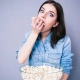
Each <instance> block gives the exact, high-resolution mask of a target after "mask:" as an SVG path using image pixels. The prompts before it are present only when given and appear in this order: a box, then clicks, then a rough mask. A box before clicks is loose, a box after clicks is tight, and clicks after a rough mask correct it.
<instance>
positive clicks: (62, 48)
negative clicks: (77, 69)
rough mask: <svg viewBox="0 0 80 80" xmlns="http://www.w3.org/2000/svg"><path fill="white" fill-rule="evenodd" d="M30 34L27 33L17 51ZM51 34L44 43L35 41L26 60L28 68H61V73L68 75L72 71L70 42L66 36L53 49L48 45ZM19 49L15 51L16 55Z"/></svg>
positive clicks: (38, 40)
mask: <svg viewBox="0 0 80 80" xmlns="http://www.w3.org/2000/svg"><path fill="white" fill-rule="evenodd" d="M30 33H31V32H27V33H26V35H25V38H24V40H23V42H22V44H21V46H20V47H19V49H20V48H21V47H22V46H23V45H24V43H25V42H26V41H27V38H28V37H29V35H30ZM51 35H52V33H50V34H49V35H48V36H47V37H46V39H45V41H44V43H42V41H41V40H40V39H37V40H36V42H35V44H34V46H33V49H32V51H31V54H30V56H29V58H28V65H30V66H42V65H46V66H52V67H55V68H60V67H62V69H63V72H64V73H66V74H68V75H69V74H70V70H71V69H72V59H71V56H73V53H71V40H70V38H69V37H68V36H67V35H66V36H65V37H64V38H63V39H61V40H59V41H58V42H57V44H56V45H55V47H54V48H52V47H51V45H50V39H51ZM19 49H18V50H17V51H16V53H17V54H18V51H19Z"/></svg>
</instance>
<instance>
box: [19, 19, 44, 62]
mask: <svg viewBox="0 0 80 80" xmlns="http://www.w3.org/2000/svg"><path fill="white" fill-rule="evenodd" d="M38 22H39V23H38ZM43 25H44V22H43V20H42V19H40V18H38V17H35V18H34V19H33V20H32V25H31V26H32V32H31V34H30V35H29V37H28V39H27V40H26V41H24V42H25V43H24V45H23V46H22V47H21V48H20V49H19V51H18V62H19V63H24V62H25V61H26V60H27V59H28V57H29V55H30V53H31V51H32V48H33V46H34V43H35V41H36V39H37V37H38V34H39V33H40V31H41V29H42V27H43Z"/></svg>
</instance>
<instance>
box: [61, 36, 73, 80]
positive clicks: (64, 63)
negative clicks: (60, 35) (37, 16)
mask: <svg viewBox="0 0 80 80" xmlns="http://www.w3.org/2000/svg"><path fill="white" fill-rule="evenodd" d="M72 56H73V54H72V53H71V40H70V38H69V37H68V36H66V37H65V41H64V46H63V51H62V57H61V67H62V68H63V76H62V78H61V80H67V79H68V76H69V74H70V70H71V69H72V59H71V57H72Z"/></svg>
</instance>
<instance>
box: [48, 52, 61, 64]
mask: <svg viewBox="0 0 80 80" xmlns="http://www.w3.org/2000/svg"><path fill="white" fill-rule="evenodd" d="M60 58H61V54H60V53H48V61H49V63H54V64H59V63H60Z"/></svg>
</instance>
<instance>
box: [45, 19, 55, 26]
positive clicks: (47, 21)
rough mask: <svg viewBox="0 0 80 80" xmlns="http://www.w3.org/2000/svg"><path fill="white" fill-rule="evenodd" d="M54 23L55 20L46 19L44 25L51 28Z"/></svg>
mask: <svg viewBox="0 0 80 80" xmlns="http://www.w3.org/2000/svg"><path fill="white" fill-rule="evenodd" d="M55 23H56V19H47V20H46V24H47V25H48V26H53V25H54V24H55Z"/></svg>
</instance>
